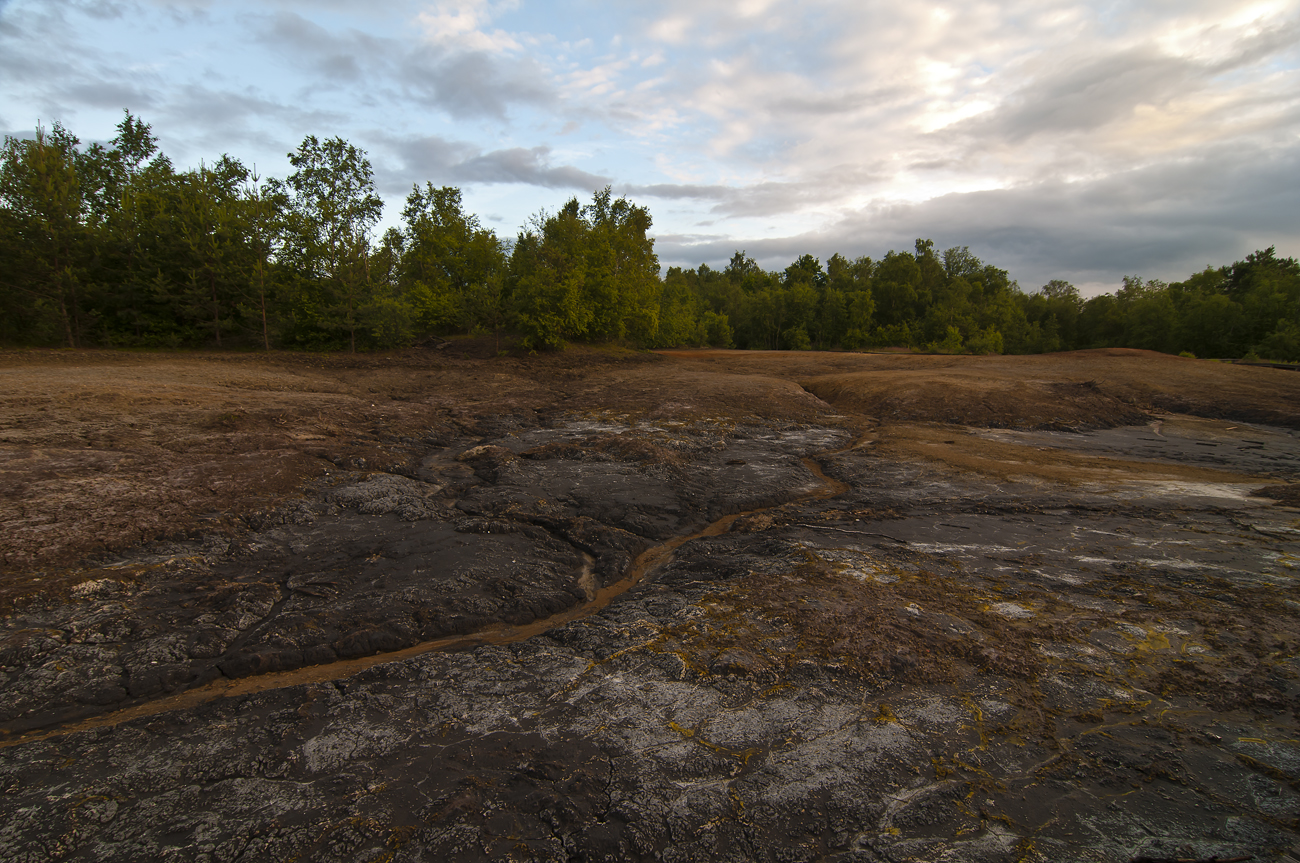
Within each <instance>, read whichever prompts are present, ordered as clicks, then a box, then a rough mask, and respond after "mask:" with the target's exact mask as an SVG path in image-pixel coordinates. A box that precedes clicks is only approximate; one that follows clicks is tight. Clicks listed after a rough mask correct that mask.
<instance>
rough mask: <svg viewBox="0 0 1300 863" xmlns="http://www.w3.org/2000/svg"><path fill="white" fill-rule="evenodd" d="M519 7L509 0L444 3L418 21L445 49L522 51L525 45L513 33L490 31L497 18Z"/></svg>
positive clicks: (443, 0)
mask: <svg viewBox="0 0 1300 863" xmlns="http://www.w3.org/2000/svg"><path fill="white" fill-rule="evenodd" d="M517 5H518V4H517V3H516V2H509V0H507V2H498V3H492V2H490V0H441V2H438V3H435V4H433V6H432V7H431V8H429V9H426V10H425V11H423V12H421V13H419V15H417V16H416V20H418V21H419V22H420V25H421V26H422V27H423V28H424V33H425V36H426V38H428V40H429V41H430V42H432V43H433V44H435V45H439V46H441V47H447V48H453V49H458V50H465V51H487V52H491V53H499V52H503V51H518V50H519V49H520V48H521V47H522V46H521V45H520V44H519V41H518V40H517V39H516V38H515V37H514V36H513V35H512V34H510V33H507V32H505V31H504V30H499V29H494V30H490V31H489V30H487V29H486V26H487V25H488V24H489V23H491V21H492V19H493V18H495V17H496V16H497V15H499V14H501V13H502V12H504V11H507V10H509V9H512V8H514V7H515V6H517Z"/></svg>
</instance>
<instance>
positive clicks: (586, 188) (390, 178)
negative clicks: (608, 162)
mask: <svg viewBox="0 0 1300 863" xmlns="http://www.w3.org/2000/svg"><path fill="white" fill-rule="evenodd" d="M385 143H386V146H387V147H388V148H389V149H390V150H391V151H392V152H394V153H395V154H396V155H397V156H398V157H399V159H400V160H401V162H402V165H403V169H402V170H400V171H390V172H388V174H387V175H386V176H384V178H383V181H384V185H385V188H387V189H389V190H391V191H393V192H396V191H397V190H398V189H399V187H400V189H401V190H402V191H405V190H406V189H408V188H409V187H410V185H411V183H417V184H422V183H424V182H431V183H433V184H434V185H444V184H450V185H456V184H468V183H484V184H498V183H521V184H524V185H529V186H540V187H542V188H546V189H575V190H579V191H583V192H590V191H593V190H595V189H601V188H604V187H605V186H607V185H609V184H610V179H609V178H608V177H604V176H601V175H598V174H592V173H589V172H587V171H583V170H581V169H579V168H576V167H573V166H572V165H553V164H551V161H550V154H551V150H550V148H549V147H546V146H538V147H530V148H525V147H510V148H505V149H500V150H491V151H488V152H484V151H482V150H480V149H479V148H478V147H476V146H475V145H473V144H469V143H466V142H460V141H449V140H447V139H445V138H442V137H439V136H424V137H420V138H410V139H396V140H395V139H388V140H387V141H386V142H385Z"/></svg>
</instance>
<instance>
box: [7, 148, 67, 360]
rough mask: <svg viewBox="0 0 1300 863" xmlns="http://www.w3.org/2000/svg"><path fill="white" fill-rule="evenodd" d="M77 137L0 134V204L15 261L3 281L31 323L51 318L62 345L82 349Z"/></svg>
mask: <svg viewBox="0 0 1300 863" xmlns="http://www.w3.org/2000/svg"><path fill="white" fill-rule="evenodd" d="M77 143H78V141H77V138H76V137H75V136H73V135H72V134H71V133H69V132H68V131H67V130H66V129H64V128H63V126H62V125H60V124H58V123H55V124H54V126H53V127H52V128H51V129H50V130H49V131H48V132H47V131H46V130H45V129H44V128H42V127H39V126H38V127H37V129H36V137H35V138H34V139H32V140H26V141H24V140H19V139H17V138H13V137H10V136H5V142H4V150H3V154H2V155H0V201H3V204H4V207H5V209H6V210H7V211H8V213H9V217H8V220H7V221H8V227H7V230H8V232H9V235H10V238H11V239H10V244H11V248H12V249H16V250H18V251H19V253H20V256H19V257H18V258H17V259H16V260H14V261H13V262H12V263H11V267H10V272H9V273H8V274H7V275H8V281H7V284H9V285H10V286H11V289H12V290H14V291H17V292H21V293H22V294H23V295H24V297H25V300H26V301H25V302H23V303H22V305H23V306H25V307H26V308H27V309H28V310H29V312H30V313H31V314H32V316H33V317H34V318H40V317H43V316H45V315H51V316H52V317H53V318H54V319H55V320H56V321H57V326H58V328H59V330H60V331H61V333H62V339H63V341H64V343H65V344H66V345H67V346H68V347H72V348H75V347H78V346H79V345H80V344H81V341H82V338H83V333H84V330H85V329H86V320H85V312H84V310H83V308H82V284H83V280H84V275H85V260H84V258H85V251H86V247H85V243H84V240H85V234H86V225H85V223H84V219H85V216H86V202H85V199H84V196H83V194H82V185H81V179H80V177H79V175H78V171H77V158H78V157H77V151H76V147H77Z"/></svg>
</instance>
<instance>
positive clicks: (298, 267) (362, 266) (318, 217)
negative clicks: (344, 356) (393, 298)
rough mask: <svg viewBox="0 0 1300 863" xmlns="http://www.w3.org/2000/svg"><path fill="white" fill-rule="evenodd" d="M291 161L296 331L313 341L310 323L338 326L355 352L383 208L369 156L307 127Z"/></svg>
mask: <svg viewBox="0 0 1300 863" xmlns="http://www.w3.org/2000/svg"><path fill="white" fill-rule="evenodd" d="M289 163H290V164H291V165H292V166H293V168H294V171H293V173H292V174H290V175H289V177H288V186H289V189H290V190H292V197H291V198H290V199H289V201H288V205H289V209H288V213H287V219H286V232H287V234H288V242H286V243H285V245H284V248H283V252H282V254H283V257H284V259H285V262H286V264H287V265H288V266H289V268H290V269H291V270H292V271H293V273H294V276H295V277H296V288H297V296H296V297H295V298H294V300H295V301H294V303H293V314H294V315H295V317H296V319H297V323H298V326H299V333H298V338H299V340H300V341H302V340H306V341H312V340H313V337H312V335H311V331H312V330H315V331H316V332H318V333H325V334H327V333H330V332H336V333H342V334H346V337H347V345H348V349H349V350H351V351H354V352H355V351H356V349H357V331H358V329H361V328H362V320H361V311H362V309H364V308H365V307H366V306H367V305H368V303H369V302H370V292H371V288H372V284H371V280H370V234H371V231H372V230H373V229H374V227H375V225H376V224H377V223H378V222H379V218H380V216H381V215H382V214H383V201H381V200H380V198H379V195H378V194H376V192H375V183H374V174H373V171H372V170H371V167H370V161H369V160H368V159H367V158H366V153H365V151H364V150H361V149H359V148H358V147H355V146H353V145H352V144H349V143H348V142H347V141H345V140H343V139H342V138H330V139H328V140H325V141H320V140H318V139H317V138H316V136H314V135H309V136H307V137H306V138H304V139H303V142H302V144H301V145H299V147H298V150H297V151H296V152H294V153H290V154H289Z"/></svg>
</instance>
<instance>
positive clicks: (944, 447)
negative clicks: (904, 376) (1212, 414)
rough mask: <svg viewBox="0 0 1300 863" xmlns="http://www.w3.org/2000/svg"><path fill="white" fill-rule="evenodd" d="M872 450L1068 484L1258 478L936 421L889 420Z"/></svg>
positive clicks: (1008, 476) (993, 473)
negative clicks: (1008, 439)
mask: <svg viewBox="0 0 1300 863" xmlns="http://www.w3.org/2000/svg"><path fill="white" fill-rule="evenodd" d="M862 445H864V446H872V445H874V446H875V448H876V451H877V452H880V453H881V454H885V455H889V456H893V457H895V458H904V459H915V458H920V459H925V460H927V461H936V462H941V463H943V464H946V465H948V466H950V467H953V468H956V469H957V470H960V471H967V472H970V473H978V474H983V475H984V476H987V477H991V478H993V479H996V480H1005V481H1012V480H1026V479H1032V480H1045V481H1047V482H1053V483H1060V484H1063V485H1068V486H1078V485H1084V484H1092V483H1100V484H1106V483H1111V482H1115V483H1118V482H1132V481H1134V480H1138V481H1148V482H1160V481H1173V482H1191V483H1251V482H1258V480H1259V478H1258V477H1254V476H1251V475H1248V474H1241V473H1235V472H1232V471H1224V470H1215V469H1213V468H1206V467H1197V466H1195V465H1175V464H1158V463H1150V462H1138V461H1128V460H1124V459H1117V458H1108V457H1106V456H1091V455H1083V454H1078V453H1071V452H1066V451H1063V450H1060V449H1056V448H1051V447H1030V446H1023V445H1021V444H1016V443H1004V442H1002V441H995V440H988V439H986V438H982V437H980V436H978V435H976V434H975V433H974V432H971V431H968V430H965V429H954V428H952V427H951V426H943V425H939V424H915V423H889V424H884V425H882V426H881V427H880V428H879V429H878V430H877V431H876V432H875V434H874V435H873V436H872V437H871V438H868V439H867V440H865V441H864V442H863V444H862Z"/></svg>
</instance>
